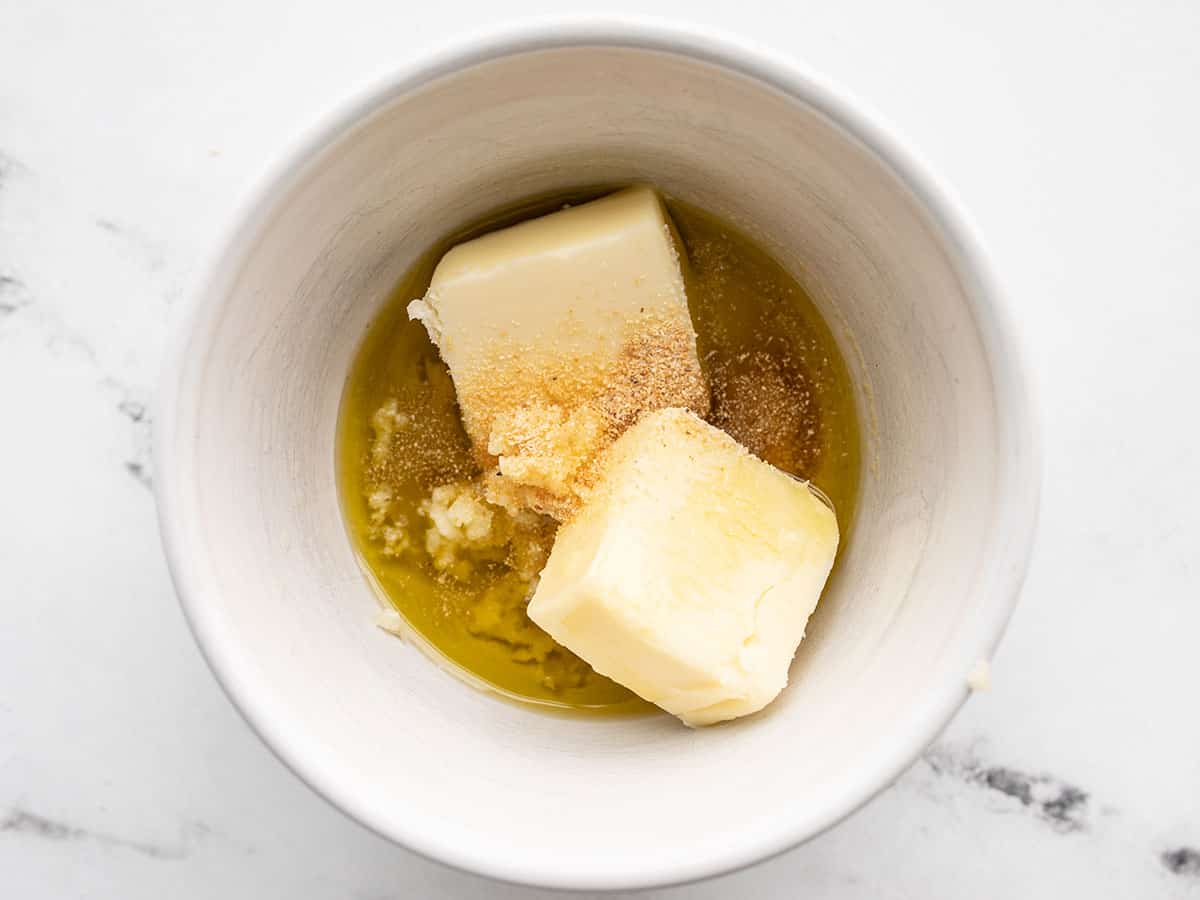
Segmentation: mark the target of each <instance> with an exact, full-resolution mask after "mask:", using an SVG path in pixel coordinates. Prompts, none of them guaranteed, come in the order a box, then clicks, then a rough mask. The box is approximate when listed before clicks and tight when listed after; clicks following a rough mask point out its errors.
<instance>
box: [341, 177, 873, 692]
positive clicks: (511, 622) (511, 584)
mask: <svg viewBox="0 0 1200 900" xmlns="http://www.w3.org/2000/svg"><path fill="white" fill-rule="evenodd" d="M602 193H606V192H605V191H592V192H587V193H575V194H571V195H558V196H555V197H551V198H545V199H543V200H539V201H535V202H532V203H529V204H525V205H523V206H522V207H520V208H517V209H512V210H508V211H505V212H503V213H501V214H498V215H496V216H493V217H490V218H489V219H488V220H486V221H483V222H480V223H478V224H477V225H475V226H474V227H472V228H470V229H467V230H464V231H463V232H461V233H459V234H456V235H453V236H451V237H450V238H448V239H447V240H446V241H445V242H443V243H442V244H440V245H439V246H437V247H435V248H433V249H432V250H431V251H430V253H429V254H428V255H427V256H425V257H424V258H422V259H421V260H420V261H419V262H418V263H417V265H415V266H414V267H413V268H412V270H411V271H409V272H408V273H407V274H406V275H405V276H404V278H403V279H401V281H400V283H399V284H398V285H397V286H396V288H395V290H394V292H393V294H392V296H391V297H390V299H389V300H388V301H387V303H386V304H385V306H384V308H383V310H382V312H381V313H380V315H379V316H378V317H377V319H376V320H375V321H374V322H373V323H372V324H371V326H370V328H369V329H368V332H367V334H366V337H365V339H364V341H363V343H362V346H361V347H360V349H359V351H358V353H357V356H356V358H355V361H354V364H353V366H352V369H351V372H350V375H349V378H348V380H347V385H346V390H345V394H344V396H343V399H342V405H341V411H340V414H339V423H338V430H339V434H338V460H337V465H338V473H339V480H340V490H341V500H342V507H343V510H344V513H345V515H346V519H347V527H348V531H349V533H350V537H351V540H352V542H353V544H354V546H355V548H356V550H357V552H358V554H359V556H360V558H361V560H362V562H363V564H364V566H365V567H366V568H367V569H368V571H369V572H370V573H371V575H372V576H373V581H374V582H375V583H376V585H377V586H378V588H379V590H380V591H381V592H382V593H383V595H384V596H385V598H386V600H387V602H389V603H390V604H391V605H392V606H394V607H395V609H396V611H397V612H398V613H399V614H400V615H401V616H402V617H403V619H404V620H405V622H407V624H408V625H409V626H410V627H411V629H412V630H413V631H415V632H416V633H418V634H419V635H420V636H421V637H422V638H423V639H424V641H425V642H427V643H428V645H429V646H430V647H431V648H432V649H434V650H435V651H436V652H437V653H439V654H441V655H442V656H444V657H445V659H446V660H448V661H449V662H450V663H452V664H453V665H454V666H457V667H461V668H462V669H463V670H465V671H466V672H467V673H470V675H472V676H474V678H475V679H477V680H482V681H483V682H485V683H486V684H487V685H489V686H490V687H492V688H494V689H495V690H497V691H499V692H500V693H502V694H505V695H507V696H509V697H511V698H514V699H519V700H523V701H528V702H532V703H537V704H542V705H546V706H552V707H561V708H569V709H576V710H587V711H593V712H609V713H612V712H632V711H639V710H643V709H646V708H647V705H646V704H644V703H643V702H642V701H640V700H639V699H638V698H636V697H635V696H634V695H633V694H631V693H630V692H629V691H627V690H626V689H625V688H623V687H621V686H619V685H617V684H615V683H613V682H612V681H610V680H608V679H607V678H604V677H603V676H601V675H599V674H597V673H595V672H593V671H591V669H590V668H589V667H588V666H587V664H586V663H584V662H583V661H582V660H580V659H579V658H578V657H576V656H574V654H572V653H570V651H568V650H566V648H563V647H560V646H558V645H556V644H555V643H554V641H553V640H552V639H551V638H550V637H549V636H548V635H546V634H545V633H544V632H542V631H541V630H540V629H539V628H537V626H536V625H534V624H533V623H532V622H531V621H530V620H529V619H528V617H527V616H526V615H525V601H526V599H527V595H528V593H529V589H530V584H531V578H532V576H534V575H535V574H536V570H537V568H538V567H540V563H541V561H542V560H543V559H544V555H545V553H546V552H548V550H549V547H550V544H551V542H552V540H553V523H551V522H549V521H548V520H540V521H537V519H538V517H532V518H531V519H530V520H523V521H509V519H508V518H504V519H503V521H501V520H500V519H496V521H495V522H494V523H493V525H494V527H493V529H492V530H493V532H497V531H498V532H499V533H501V534H502V536H503V537H504V538H505V540H506V541H508V543H505V544H504V545H496V546H493V545H490V544H487V543H486V540H485V541H484V542H483V543H481V544H480V545H479V546H478V547H477V548H475V549H473V550H472V554H471V556H470V557H469V558H465V559H463V560H459V561H454V560H446V559H442V558H441V557H440V556H439V554H440V552H441V550H440V547H439V546H438V544H437V539H438V538H437V535H436V534H434V535H430V533H429V531H430V525H431V522H432V521H433V520H434V518H436V517H437V516H439V515H442V516H444V515H445V508H446V504H455V505H452V506H450V507H449V508H450V509H454V510H462V509H479V508H480V507H478V506H477V505H476V500H475V498H473V497H472V496H471V495H470V493H469V491H468V490H466V489H465V488H463V487H462V485H464V484H465V483H466V482H467V481H468V480H469V479H471V478H473V477H475V476H476V475H478V474H479V472H478V470H477V468H476V463H475V461H474V457H473V455H472V453H471V448H470V444H469V441H468V439H467V436H466V434H465V432H464V431H463V428H462V425H461V422H460V419H459V413H458V408H457V403H456V400H455V395H454V385H453V382H452V380H451V378H450V374H449V372H448V371H447V369H446V367H445V365H444V364H443V363H442V362H441V360H440V359H439V357H438V352H437V349H436V348H435V347H434V346H433V344H432V343H431V342H430V340H429V338H428V336H427V334H426V332H425V329H424V327H423V326H422V325H421V324H419V323H417V322H411V321H409V319H408V316H407V313H406V310H405V307H406V305H407V304H408V302H409V301H410V300H412V299H414V298H417V297H420V296H422V295H423V294H424V293H425V289H426V288H427V287H428V284H429V281H430V278H431V276H432V274H433V269H434V267H435V266H436V265H437V262H438V261H439V260H440V259H441V257H442V255H443V254H444V253H445V251H446V250H447V249H449V247H451V246H453V245H454V244H456V243H459V242H461V241H464V240H469V239H470V238H472V237H475V236H478V235H479V234H482V233H484V232H486V231H490V230H493V229H496V228H501V227H507V226H508V225H511V224H514V223H515V222H517V221H521V220H522V219H526V218H531V217H533V216H536V215H542V214H545V213H548V212H551V211H553V210H555V209H557V208H560V207H561V206H562V205H563V204H564V203H568V202H570V203H577V202H584V201H586V200H588V199H592V198H594V197H596V196H599V195H600V194H602ZM667 205H668V209H669V211H670V213H671V217H672V219H673V222H674V224H675V227H676V229H677V234H678V237H679V239H680V242H681V244H682V248H683V250H684V255H685V257H686V260H685V279H686V284H687V291H688V305H689V310H690V313H691V317H692V321H693V324H694V325H695V328H696V332H697V336H698V339H697V349H698V352H699V355H700V358H701V367H702V369H703V371H704V373H705V376H706V378H707V380H708V382H709V387H710V389H711V393H712V412H711V414H710V416H709V419H710V421H711V422H712V423H713V424H714V425H717V426H718V427H720V428H723V429H724V430H725V431H727V432H728V433H729V434H731V435H732V436H733V437H734V438H736V439H737V440H738V441H739V442H741V443H742V444H743V445H745V446H746V447H747V448H748V449H749V450H751V451H752V452H753V453H755V454H757V455H758V456H760V457H761V458H763V459H765V460H766V461H768V462H770V463H772V464H774V465H776V466H778V467H779V468H781V469H783V470H785V471H787V472H789V473H791V474H793V475H796V476H798V477H801V478H805V479H811V480H812V481H813V483H814V484H815V485H816V486H817V487H818V488H820V489H821V490H822V491H823V492H824V493H825V495H826V496H827V497H829V499H830V500H831V501H832V503H833V505H834V508H835V509H836V511H837V515H838V521H839V526H840V528H841V531H842V533H843V534H846V533H848V531H849V525H850V521H851V517H852V515H853V511H854V504H855V498H856V494H857V489H858V477H859V466H860V442H859V428H858V419H857V414H856V410H855V403H854V394H853V389H852V385H851V383H850V381H849V375H848V372H847V368H846V365H845V362H844V360H843V358H842V356H841V353H840V352H839V350H838V347H837V344H836V342H835V341H834V339H833V336H832V334H831V333H830V330H829V328H828V327H827V326H826V324H825V322H824V321H823V320H822V318H821V316H820V314H819V313H818V312H817V309H816V307H815V306H814V305H813V303H812V301H811V299H810V298H809V297H808V295H807V294H806V293H805V291H804V289H803V288H802V287H801V286H800V284H799V283H798V282H797V281H796V280H795V279H794V278H792V277H791V276H790V275H789V274H788V273H787V272H786V271H785V270H784V269H783V267H782V266H780V265H779V264H778V263H777V262H775V261H774V260H773V259H772V258H771V257H770V256H769V255H768V254H767V253H766V252H764V251H763V250H762V249H760V248H759V247H757V246H756V245H755V244H754V243H753V242H752V241H751V240H750V239H749V238H747V237H746V236H745V235H743V234H741V233H740V232H739V231H737V230H736V229H734V228H732V227H730V226H729V225H727V224H726V223H724V222H722V221H720V220H719V219H717V218H716V217H714V216H711V215H710V214H708V213H706V212H704V211H702V210H698V209H696V208H694V207H692V206H689V205H686V204H683V203H678V202H674V201H671V200H670V199H668V201H667ZM443 485H447V486H450V487H444V488H441V490H440V492H434V489H435V488H439V487H440V486H443ZM431 495H432V500H431ZM439 504H441V506H439ZM463 504H465V506H463ZM485 515H490V514H485ZM496 515H497V516H504V514H503V513H502V512H500V511H498V510H497V511H496ZM531 516H532V514H531ZM435 530H436V529H435Z"/></svg>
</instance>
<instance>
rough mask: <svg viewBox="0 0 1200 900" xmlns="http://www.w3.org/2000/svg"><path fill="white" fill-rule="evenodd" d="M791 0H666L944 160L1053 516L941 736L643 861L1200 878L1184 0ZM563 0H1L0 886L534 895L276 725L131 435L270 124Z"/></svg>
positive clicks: (1199, 535) (921, 878)
mask: <svg viewBox="0 0 1200 900" xmlns="http://www.w3.org/2000/svg"><path fill="white" fill-rule="evenodd" d="M622 5H624V6H626V7H629V8H637V9H640V10H642V11H646V5H645V4H631V3H628V2H626V0H623V4H622ZM779 5H780V6H786V7H788V11H787V12H779V11H771V10H770V5H769V4H767V3H757V2H751V0H742V2H739V3H736V4H721V5H718V4H715V3H705V2H699V0H691V2H687V3H660V4H656V5H655V6H654V10H655V11H656V12H658V13H661V14H667V15H669V14H671V13H678V14H680V15H683V16H685V17H687V18H690V19H693V20H698V21H701V22H707V23H709V24H713V25H717V26H721V27H726V28H729V29H731V30H734V31H737V32H740V33H742V34H744V35H747V36H750V37H752V38H757V39H759V40H761V41H763V42H766V43H769V44H772V45H774V46H775V47H777V48H779V49H783V50H785V51H788V52H791V53H794V54H797V55H799V56H802V57H804V58H805V59H806V60H807V61H808V62H809V63H810V64H812V65H814V66H815V67H817V68H819V69H821V70H823V71H825V72H826V73H827V74H828V75H830V76H831V77H833V78H834V79H835V80H837V81H838V82H840V83H841V84H843V85H844V86H845V87H847V88H849V89H850V90H851V91H853V92H854V93H855V94H857V95H858V96H860V97H861V98H863V99H865V100H866V101H867V102H868V103H869V104H870V105H871V106H873V107H874V108H876V109H877V110H879V111H881V112H882V113H883V114H884V116H885V117H886V118H887V119H888V120H890V121H891V122H892V123H894V124H895V125H896V126H897V128H898V129H899V130H900V131H901V132H902V133H903V134H905V135H907V136H908V137H909V138H910V140H911V141H912V142H913V143H914V144H915V145H916V146H917V147H918V148H919V150H920V151H921V152H922V153H923V154H924V155H925V157H926V158H927V160H928V161H929V163H930V164H932V165H933V166H934V167H936V168H937V169H938V170H939V171H941V172H942V173H944V175H945V176H946V177H947V179H948V180H949V181H950V182H951V183H952V184H953V185H954V186H955V187H956V188H957V189H958V190H959V192H960V193H961V195H962V197H963V199H964V200H965V201H966V203H967V205H968V206H969V207H970V208H971V209H972V211H973V212H974V213H975V215H976V217H977V219H978V221H979V224H980V226H981V228H982V231H983V232H984V234H985V236H986V237H987V239H988V240H989V242H990V244H991V245H992V248H993V250H994V253H995V257H996V260H997V262H998V264H999V267H1000V269H1001V270H1002V271H1003V272H1005V273H1007V275H1008V278H1009V283H1010V287H1011V289H1012V290H1013V292H1014V294H1015V296H1016V297H1017V298H1018V301H1019V306H1020V311H1021V319H1022V322H1023V324H1024V326H1025V328H1026V331H1027V335H1028V342H1029V347H1030V356H1031V360H1032V362H1033V364H1034V367H1035V370H1036V371H1035V377H1036V381H1037V385H1038V388H1039V392H1040V397H1041V400H1042V405H1043V409H1044V417H1045V439H1046V490H1045V502H1044V510H1043V517H1042V527H1041V532H1040V536H1039V539H1038V544H1037V550H1036V554H1035V558H1034V562H1033V567H1032V570H1031V573H1030V577H1029V581H1028V585H1027V589H1026V591H1025V595H1024V599H1023V602H1022V604H1021V606H1020V609H1019V610H1018V612H1017V615H1016V617H1015V618H1014V620H1013V623H1012V627H1011V628H1010V630H1009V634H1008V637H1007V639H1006V640H1005V642H1004V645H1003V647H1002V650H1001V652H1000V654H999V656H998V657H997V659H996V663H995V672H994V675H995V687H994V689H993V690H992V691H991V692H990V693H987V694H984V695H981V696H979V697H977V698H976V699H974V700H973V701H972V702H971V703H970V704H969V705H968V707H967V708H966V710H965V711H964V712H963V714H962V715H960V716H959V717H958V719H957V720H956V721H955V722H954V724H953V725H952V726H951V727H950V729H949V730H948V732H947V733H946V734H945V736H944V737H943V739H942V740H941V741H940V742H939V743H938V745H937V746H936V747H935V748H933V749H932V750H931V751H930V752H929V754H928V755H927V756H926V758H925V759H923V760H922V761H920V762H918V763H917V764H916V765H915V766H914V767H913V768H912V770H911V771H909V772H908V773H907V774H906V775H904V776H903V777H902V778H901V779H900V780H899V782H898V783H897V784H896V785H895V786H894V787H892V788H891V789H889V790H888V791H886V792H885V793H884V794H883V795H881V796H880V797H879V798H878V799H877V800H875V801H874V802H873V803H871V804H870V805H869V806H868V807H867V808H866V809H864V810H862V811H861V812H860V813H858V814H857V815H855V816H854V817H852V818H851V819H850V820H848V821H847V822H845V823H844V824H842V825H841V826H839V827H838V828H836V829H834V830H833V831H832V832H830V833H828V834H826V835H824V836H823V837H821V838H819V839H817V840H815V841H813V842H811V843H810V844H808V845H807V846H805V847H802V848H800V849H798V850H795V851H793V852H791V853H788V854H785V855H784V856H782V857H780V858H778V859H776V860H773V861H771V862H769V863H766V864H764V865H760V866H758V867H755V868H753V869H751V870H748V871H746V872H743V873H739V874H736V875H733V876H728V877H726V878H723V879H719V880H716V881H713V882H709V883H706V884H702V885H694V886H691V887H688V888H681V889H675V890H671V891H662V892H659V893H657V894H655V896H662V897H702V898H718V897H733V896H746V897H750V896H753V897H795V896H812V897H834V898H839V900H841V898H844V900H852V898H853V900H857V898H863V900H866V898H871V900H875V898H910V897H911V898H933V900H938V898H960V897H1014V898H1016V897H1019V898H1023V900H1026V898H1043V897H1044V898H1060V897H1064V896H1066V897H1076V896H1078V897H1084V896H1086V897H1090V898H1110V897H1111V898H1126V897H1200V553H1198V548H1200V514H1198V513H1197V511H1196V509H1195V506H1196V504H1197V503H1200V457H1198V455H1197V444H1198V443H1200V426H1198V425H1197V419H1196V412H1195V410H1196V401H1195V393H1196V389H1197V387H1200V349H1198V347H1200V277H1198V276H1200V272H1198V270H1197V267H1196V260H1197V250H1198V249H1200V246H1198V244H1200V177H1197V169H1198V167H1200V115H1198V114H1197V110H1198V109H1200V53H1198V52H1197V49H1196V48H1197V46H1198V45H1200V4H1197V3H1196V2H1194V0H1175V2H1171V0H1157V2H1150V3H1142V4H1129V3H1125V2H1120V0H1106V2H1100V0H1070V2H1062V3H1055V4H1044V3H1039V2H1033V0H1017V2H1013V3H1005V4H984V3H975V4H959V3H952V2H934V0H909V2H905V3H902V4H883V3H876V2H873V0H850V2H839V3H828V2H822V3H817V2H800V3H791V4H779ZM967 7H972V9H970V10H968V9H967ZM555 10H558V11H561V4H560V3H550V2H544V3H535V2H510V3H506V4H483V3H479V4H475V5H468V4H463V3H439V4H430V5H428V7H425V6H420V7H418V6H415V5H411V4H403V3H396V2H389V3H383V2H372V0H339V2H337V3H329V2H324V3H300V2H295V0H291V2H283V0H259V2H254V3H244V2H240V0H238V2H234V0H205V2H198V0H186V2H177V3H173V4H143V3H140V2H133V0H108V2H104V3H93V2H79V3H74V4H73V3H70V2H67V0H56V2H50V0H3V2H0V411H3V420H2V421H3V423H4V425H3V432H2V437H0V895H3V896H5V897H14V898H15V897H20V898H43V897H55V898H57V897H97V898H161V897H164V896H172V897H175V898H179V900H186V898H208V897H217V896H220V897H224V898H241V897H245V898H256V900H257V898H263V897H288V898H291V900H308V898H341V897H354V898H380V900H382V898H402V897H485V896H486V897H526V896H549V895H547V894H544V893H541V892H529V891H526V890H524V889H521V888H516V887H510V886H503V885H495V884H491V883H488V882H485V881H483V880H482V879H478V878H475V877H472V876H468V875H463V874H460V873H457V872H454V871H450V870H447V869H445V868H443V867H441V866H439V865H436V864H433V863H430V862H427V861H425V860H422V859H419V858H416V857H414V856H413V855H411V854H409V853H407V852H406V851H404V850H400V849H398V848H396V847H393V846H391V845H389V844H387V843H386V842H384V841H382V840H381V839H379V838H377V837H375V836H373V835H371V834H369V833H367V832H366V831H364V830H363V829H362V828H360V827H358V826H357V825H355V824H354V823H352V822H350V821H348V820H347V819H345V818H344V817H343V816H342V815H341V814H339V813H338V812H336V811H335V810H333V809H331V808H330V807H328V806H327V805H326V804H325V803H324V802H322V801H321V800H319V799H318V798H316V797H315V796H314V795H313V794H311V793H310V792H309V791H308V790H307V789H306V788H305V787H304V786H303V785H302V784H300V783H299V782H298V781H296V779H295V778H293V777H292V776H291V775H290V774H289V773H288V772H286V771H285V770H284V769H283V768H281V767H280V766H279V765H278V764H277V763H276V761H275V760H274V758H273V757H272V756H271V754H270V753H269V752H268V751H267V750H266V749H265V748H264V747H263V746H262V745H261V744H260V743H259V742H258V741H257V739H256V738H255V737H254V736H253V735H251V733H250V732H249V731H248V730H247V729H246V728H245V726H244V725H243V724H242V722H241V720H240V719H239V718H238V716H237V714H236V713H235V712H234V710H233V709H232V708H231V706H230V705H229V703H228V702H227V701H226V699H225V698H224V696H223V695H222V694H221V693H220V691H219V690H218V688H217V686H216V684H215V682H214V681H213V679H212V677H211V676H210V675H209V673H208V671H207V670H206V668H205V666H204V664H203V663H202V661H201V660H200V657H199V655H198V653H197V651H196V649H195V647H194V646H193V643H192V640H191V637H190V635H189V634H188V632H187V629H186V627H185V625H184V622H183V619H182V617H181V615H180V612H179V609H178V606H177V604H176V601H175V598H174V594H173V592H172V588H171V584H170V581H169V579H168V576H167V572H166V569H165V566H164V563H163V557H162V554H161V552H160V549H159V543H158V535H157V531H156V526H155V517H154V505H153V498H152V495H151V491H150V487H151V480H152V478H151V473H150V471H149V460H148V454H147V451H148V447H149V441H150V430H151V423H150V421H149V413H148V404H149V400H150V398H151V396H152V394H153V391H154V387H155V381H156V377H157V373H158V369H159V366H160V364H161V363H162V361H163V360H162V357H163V352H164V350H163V348H164V337H165V335H166V332H167V330H168V328H169V326H170V324H171V322H172V321H173V320H174V319H175V318H176V317H177V316H178V315H179V312H180V305H181V304H180V302H179V301H180V299H181V297H183V296H184V295H185V294H186V292H187V291H188V289H189V288H190V286H191V285H192V283H193V279H194V278H195V276H196V273H197V267H198V260H199V259H200V258H201V256H202V255H203V254H204V253H205V252H206V251H207V250H208V249H209V247H210V244H211V241H212V240H213V237H214V235H215V234H216V233H217V232H218V231H219V229H220V227H221V225H222V224H223V223H224V221H225V220H226V218H227V217H228V216H229V215H230V211H231V208H232V204H233V203H234V201H235V199H236V198H237V197H238V196H239V195H240V193H241V192H242V191H243V190H244V189H245V187H246V186H247V185H248V184H249V183H250V182H251V180H252V179H253V177H254V176H255V175H256V174H257V173H258V172H259V171H260V170H261V169H262V168H263V167H264V166H265V165H266V164H267V163H268V161H270V160H271V159H272V158H273V157H274V156H275V154H276V153H277V151H278V150H279V149H280V147H281V146H282V145H283V144H284V143H285V142H286V140H287V139H288V138H289V137H290V136H292V135H294V134H295V133H296V132H297V131H299V130H301V129H303V128H304V127H305V126H306V125H307V124H308V123H310V122H311V121H312V120H313V119H314V117H315V116H316V115H317V114H318V113H319V112H320V111H322V110H325V109H327V108H328V107H329V106H330V105H331V104H333V103H335V102H336V101H337V100H338V99H340V98H342V97H344V96H345V95H346V94H347V93H348V92H349V91H350V90H351V89H352V88H354V87H355V86H357V85H358V84H360V83H362V82H363V81H364V80H366V79H367V78H369V77H370V76H372V75H374V74H377V73H380V72H382V71H384V70H386V69H387V68H388V67H389V65H390V64H391V63H392V62H394V61H395V60H396V59H398V58H400V57H401V56H403V55H406V54H409V53H411V52H413V51H414V50H415V49H416V48H418V47H420V46H423V45H426V44H429V43H431V42H440V41H443V40H445V39H446V38H448V37H450V36H452V35H454V34H455V33H457V32H459V31H460V30H461V29H462V28H464V27H467V26H468V25H473V24H484V23H486V22H488V21H499V20H500V19H502V18H503V19H508V18H511V17H513V16H514V15H518V14H526V13H535V12H543V11H555Z"/></svg>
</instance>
